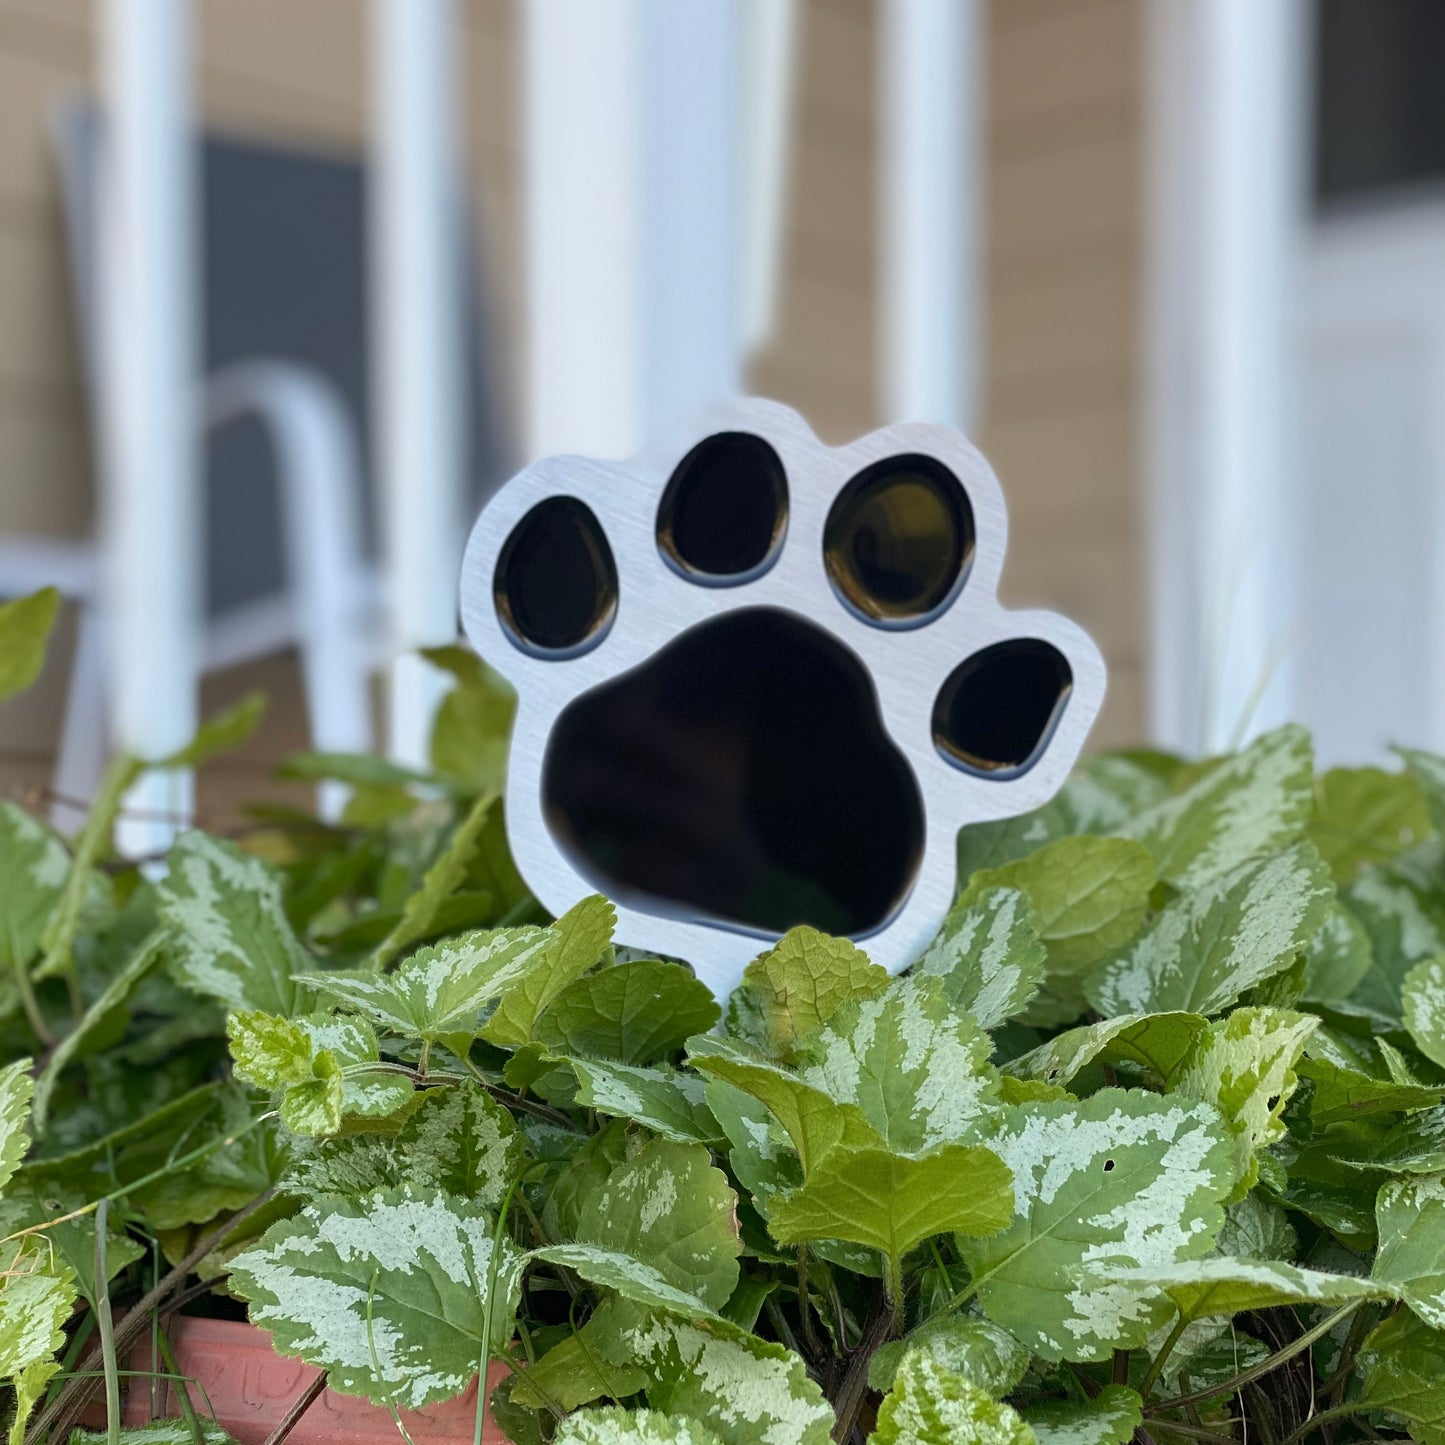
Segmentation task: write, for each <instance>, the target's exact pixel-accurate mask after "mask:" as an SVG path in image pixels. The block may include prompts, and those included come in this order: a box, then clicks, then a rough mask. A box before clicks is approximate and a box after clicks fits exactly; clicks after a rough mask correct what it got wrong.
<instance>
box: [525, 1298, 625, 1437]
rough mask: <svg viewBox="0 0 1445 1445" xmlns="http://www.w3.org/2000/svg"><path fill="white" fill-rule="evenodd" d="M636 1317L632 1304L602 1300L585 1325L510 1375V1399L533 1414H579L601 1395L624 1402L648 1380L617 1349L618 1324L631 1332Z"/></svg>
mask: <svg viewBox="0 0 1445 1445" xmlns="http://www.w3.org/2000/svg"><path fill="white" fill-rule="evenodd" d="M635 1318H636V1310H634V1309H633V1307H632V1306H631V1305H624V1304H623V1302H622V1301H620V1300H618V1299H615V1298H614V1299H604V1300H603V1301H602V1303H601V1304H600V1305H598V1306H597V1308H596V1309H595V1310H594V1311H593V1312H592V1314H591V1316H590V1317H589V1319H588V1320H587V1323H586V1324H584V1325H583V1326H582V1327H581V1328H580V1329H578V1330H576V1331H575V1332H574V1333H572V1334H570V1335H566V1336H564V1337H563V1338H562V1339H561V1340H559V1341H558V1342H557V1343H556V1344H555V1345H553V1346H552V1348H551V1349H550V1350H548V1351H547V1352H546V1353H545V1354H544V1355H542V1356H540V1357H539V1358H538V1359H537V1360H536V1362H535V1363H534V1364H532V1365H530V1366H529V1367H528V1368H527V1369H526V1370H524V1371H522V1372H520V1373H519V1374H516V1375H513V1376H512V1380H511V1386H510V1389H511V1399H512V1400H513V1401H514V1402H516V1403H520V1404H522V1405H525V1406H527V1407H529V1408H531V1409H533V1410H541V1409H562V1410H575V1409H576V1408H577V1406H579V1405H585V1404H587V1403H588V1402H589V1401H591V1400H596V1399H599V1398H600V1397H601V1396H603V1395H608V1396H611V1398H612V1399H614V1400H621V1399H625V1398H626V1397H627V1396H628V1395H635V1394H637V1392H638V1391H639V1390H641V1389H643V1387H644V1386H645V1385H646V1384H647V1376H646V1375H645V1374H644V1373H643V1372H642V1371H641V1370H639V1369H638V1368H637V1367H636V1366H635V1365H629V1364H628V1363H627V1362H626V1360H625V1359H623V1358H622V1357H621V1355H620V1353H619V1351H618V1349H617V1343H618V1342H617V1335H618V1333H619V1321H620V1320H621V1321H624V1322H626V1323H627V1325H628V1327H630V1323H631V1322H632V1321H634V1320H635Z"/></svg>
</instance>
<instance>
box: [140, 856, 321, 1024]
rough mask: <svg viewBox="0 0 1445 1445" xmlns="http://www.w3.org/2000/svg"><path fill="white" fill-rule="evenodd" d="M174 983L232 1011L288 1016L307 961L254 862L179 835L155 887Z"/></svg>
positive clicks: (268, 878) (274, 887)
mask: <svg viewBox="0 0 1445 1445" xmlns="http://www.w3.org/2000/svg"><path fill="white" fill-rule="evenodd" d="M156 897H157V900H158V903H159V906H160V915H161V921H162V922H163V923H164V924H165V925H166V926H167V928H168V929H169V931H170V944H169V950H170V952H169V962H170V968H171V971H172V972H173V973H174V974H175V976H176V980H177V982H179V983H180V984H181V985H182V986H183V987H185V988H189V989H192V990H194V991H195V992H196V993H199V994H201V995H202V996H204V997H206V998H214V999H217V1000H219V1001H220V1002H221V1003H223V1004H225V1005H226V1007H227V1008H233V1009H259V1010H261V1011H262V1012H263V1013H268V1014H281V1015H285V1014H292V1013H296V1012H297V1011H298V1009H300V1008H302V1007H304V1004H305V999H304V997H303V994H304V989H303V987H302V986H301V984H300V983H299V981H298V977H299V975H300V974H302V973H303V972H304V971H305V970H306V969H307V968H308V967H309V966H310V963H311V960H310V958H309V957H308V956H307V954H306V951H305V949H303V948H302V947H301V944H300V943H299V942H298V940H297V938H296V934H295V932H294V931H293V930H292V928H291V925H290V923H289V922H288V921H287V919H286V910H285V908H284V907H283V906H282V902H281V885H280V883H279V881H278V880H277V878H276V875H275V874H274V873H273V872H272V871H271V870H270V869H269V868H267V866H266V865H265V864H264V863H262V862H261V860H260V859H259V858H248V857H246V856H245V855H244V854H242V853H241V852H240V851H239V850H238V849H236V848H235V847H233V846H232V845H231V844H230V843H222V842H218V841H217V840H216V839H214V838H209V837H207V836H206V835H205V834H204V833H183V834H182V835H181V837H180V838H178V839H177V840H176V843H175V846H174V847H173V848H172V849H171V851H170V855H169V857H168V859H167V866H166V876H165V878H164V879H163V880H162V881H161V882H160V883H159V884H158V885H157V887H156Z"/></svg>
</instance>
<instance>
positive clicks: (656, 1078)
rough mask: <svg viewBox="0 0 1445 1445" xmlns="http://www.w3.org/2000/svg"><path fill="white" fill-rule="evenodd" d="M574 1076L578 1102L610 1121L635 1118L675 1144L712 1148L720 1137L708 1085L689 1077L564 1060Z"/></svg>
mask: <svg viewBox="0 0 1445 1445" xmlns="http://www.w3.org/2000/svg"><path fill="white" fill-rule="evenodd" d="M563 1062H564V1063H565V1064H566V1065H567V1067H568V1068H570V1069H571V1070H572V1072H573V1073H574V1074H576V1076H577V1102H578V1103H579V1104H581V1105H582V1106H583V1107H584V1108H588V1109H596V1110H597V1112H598V1113H599V1114H608V1115H610V1116H611V1117H612V1118H614V1119H633V1120H635V1121H636V1122H637V1123H639V1124H641V1125H642V1126H643V1127H644V1128H647V1129H651V1130H652V1132H653V1133H654V1134H660V1135H661V1136H662V1137H663V1138H664V1139H671V1140H672V1141H673V1142H674V1143H677V1144H694V1143H696V1144H711V1143H715V1142H716V1141H717V1139H718V1138H719V1136H720V1131H719V1129H718V1125H717V1121H716V1120H715V1119H714V1118H713V1116H712V1113H711V1111H710V1110H709V1109H708V1107H707V1100H706V1098H705V1092H706V1086H705V1085H704V1083H703V1081H702V1080H701V1079H699V1078H697V1077H695V1076H694V1075H692V1074H683V1073H679V1072H677V1071H676V1070H674V1069H669V1068H666V1067H659V1068H655V1069H644V1068H641V1067H639V1066H638V1065H635V1064H618V1063H613V1062H611V1061H609V1060H607V1059H565V1060H563Z"/></svg>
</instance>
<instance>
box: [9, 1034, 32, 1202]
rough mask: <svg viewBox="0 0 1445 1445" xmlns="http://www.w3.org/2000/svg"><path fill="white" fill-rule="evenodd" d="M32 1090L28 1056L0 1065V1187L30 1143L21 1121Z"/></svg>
mask: <svg viewBox="0 0 1445 1445" xmlns="http://www.w3.org/2000/svg"><path fill="white" fill-rule="evenodd" d="M34 1091H35V1080H34V1078H33V1077H32V1076H31V1073H30V1060H29V1059H16V1060H15V1062H14V1063H13V1064H6V1065H5V1067H4V1068H3V1069H0V1189H4V1187H5V1186H6V1185H7V1184H8V1183H9V1182H10V1180H11V1178H12V1177H13V1176H14V1174H15V1171H16V1170H17V1169H18V1168H19V1167H20V1161H21V1160H22V1159H23V1158H24V1157H25V1151H26V1150H27V1149H29V1147H30V1135H29V1133H28V1132H27V1130H26V1127H25V1125H26V1122H27V1121H28V1120H29V1118H30V1098H31V1095H32V1094H33V1093H34Z"/></svg>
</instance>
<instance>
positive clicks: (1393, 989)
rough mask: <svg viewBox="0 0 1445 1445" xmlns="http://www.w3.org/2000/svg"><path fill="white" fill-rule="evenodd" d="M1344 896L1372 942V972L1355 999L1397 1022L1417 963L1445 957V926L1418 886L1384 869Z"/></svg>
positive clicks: (1369, 872)
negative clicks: (1402, 994)
mask: <svg viewBox="0 0 1445 1445" xmlns="http://www.w3.org/2000/svg"><path fill="white" fill-rule="evenodd" d="M1340 897H1341V901H1342V902H1343V903H1344V904H1345V906H1346V907H1347V908H1348V909H1349V910H1350V912H1351V913H1353V914H1354V916H1355V918H1356V919H1357V920H1358V921H1359V923H1360V924H1361V926H1362V927H1363V928H1364V930H1365V933H1366V935H1367V936H1368V937H1369V940H1370V968H1369V972H1368V973H1366V975H1365V977H1364V978H1363V979H1362V980H1361V981H1360V983H1359V985H1358V987H1357V988H1356V989H1355V991H1354V993H1353V994H1352V995H1351V999H1352V1001H1353V1002H1355V1003H1357V1004H1360V1005H1361V1006H1362V1007H1364V1008H1368V1009H1373V1010H1374V1011H1375V1012H1376V1013H1377V1014H1380V1015H1381V1016H1383V1017H1384V1018H1389V1019H1398V1018H1399V1017H1400V1011H1401V1005H1400V990H1401V986H1402V985H1403V984H1404V981H1405V975H1406V974H1407V973H1409V971H1410V970H1411V969H1412V968H1413V967H1414V966H1415V965H1416V964H1417V963H1422V962H1424V960H1425V959H1427V958H1434V957H1436V956H1437V955H1438V954H1440V953H1445V924H1442V920H1441V917H1440V914H1439V912H1438V908H1437V905H1436V903H1435V901H1434V900H1433V899H1432V898H1431V897H1430V895H1429V894H1427V893H1425V892H1424V891H1423V890H1422V889H1421V888H1419V887H1417V886H1416V884H1415V883H1414V882H1413V881H1411V880H1410V879H1408V878H1405V877H1403V876H1401V875H1400V874H1399V873H1397V872H1395V871H1390V870H1386V869H1385V868H1381V867H1375V868H1365V869H1363V870H1362V871H1361V872H1360V874H1359V876H1358V877H1357V878H1356V879H1355V880H1354V882H1353V883H1351V884H1350V885H1349V887H1348V888H1346V889H1344V890H1343V891H1342V893H1341V895H1340Z"/></svg>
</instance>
